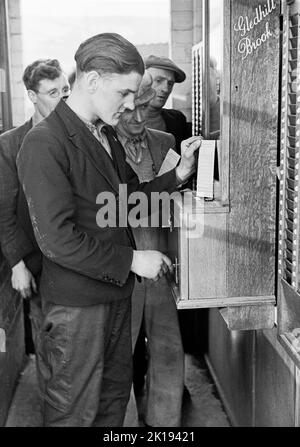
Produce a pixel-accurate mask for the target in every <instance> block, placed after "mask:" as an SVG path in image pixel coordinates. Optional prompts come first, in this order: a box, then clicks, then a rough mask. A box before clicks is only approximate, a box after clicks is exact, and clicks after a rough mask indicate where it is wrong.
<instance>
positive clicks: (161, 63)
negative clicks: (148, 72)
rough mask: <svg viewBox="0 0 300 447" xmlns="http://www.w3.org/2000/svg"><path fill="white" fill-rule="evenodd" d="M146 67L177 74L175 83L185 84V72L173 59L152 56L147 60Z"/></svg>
mask: <svg viewBox="0 0 300 447" xmlns="http://www.w3.org/2000/svg"><path fill="white" fill-rule="evenodd" d="M145 67H146V68H150V67H156V68H163V69H165V70H171V71H173V72H174V74H175V82H183V81H184V80H185V78H186V76H185V73H184V71H182V70H181V69H180V68H179V67H177V65H176V64H174V62H173V61H171V59H169V58H167V57H163V56H154V55H153V54H151V55H150V56H148V57H147V59H146V60H145Z"/></svg>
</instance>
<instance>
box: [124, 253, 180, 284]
mask: <svg viewBox="0 0 300 447" xmlns="http://www.w3.org/2000/svg"><path fill="white" fill-rule="evenodd" d="M168 270H170V271H172V270H173V265H172V262H171V261H170V259H169V258H168V257H167V256H166V255H164V254H163V253H161V252H160V251H156V250H135V251H134V252H133V258H132V264H131V271H132V272H133V273H136V274H137V275H139V276H142V277H144V278H148V279H153V280H154V281H157V280H158V279H159V278H160V277H161V276H163V275H164V274H165V273H167V271H168Z"/></svg>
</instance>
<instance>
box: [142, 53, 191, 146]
mask: <svg viewBox="0 0 300 447" xmlns="http://www.w3.org/2000/svg"><path fill="white" fill-rule="evenodd" d="M145 67H146V69H147V71H148V72H149V73H150V74H151V76H152V78H153V84H152V88H153V89H154V90H155V91H156V96H155V97H154V98H153V99H152V101H151V102H150V106H149V108H148V113H147V127H150V128H151V129H157V130H162V131H164V132H168V133H171V134H172V135H174V137H175V140H176V150H177V152H178V153H179V154H180V143H181V141H183V140H185V139H186V138H189V137H190V136H191V135H192V132H191V125H190V124H189V123H187V120H186V117H185V115H184V114H183V113H182V112H180V111H179V110H175V109H165V108H164V105H165V103H166V102H167V99H168V98H169V96H170V94H171V92H172V90H173V86H174V84H175V83H181V82H183V81H184V80H185V78H186V76H185V73H184V71H182V70H181V69H180V68H179V67H178V66H177V65H176V64H174V62H173V61H171V59H169V58H167V57H162V56H154V55H151V56H149V57H147V59H146V60H145Z"/></svg>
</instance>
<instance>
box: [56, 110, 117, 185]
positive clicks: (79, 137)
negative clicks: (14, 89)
mask: <svg viewBox="0 0 300 447" xmlns="http://www.w3.org/2000/svg"><path fill="white" fill-rule="evenodd" d="M55 112H56V113H57V114H58V115H59V117H60V119H61V121H62V123H63V125H64V127H65V129H66V132H67V134H68V138H69V140H70V141H72V143H73V145H74V146H76V148H77V149H79V150H80V151H81V152H83V153H84V154H85V155H86V157H88V159H89V160H90V161H91V163H92V164H93V165H94V166H95V168H96V169H97V170H98V171H99V173H100V174H101V175H102V176H103V177H104V178H105V180H106V181H107V182H108V183H109V184H110V186H111V187H112V188H113V189H114V190H115V191H116V192H119V183H120V180H119V177H118V174H117V172H116V170H115V168H114V166H113V163H112V160H111V158H110V156H109V155H108V153H107V152H106V150H105V148H104V147H103V146H102V144H101V143H100V142H99V141H98V140H97V139H96V138H95V137H94V136H93V134H92V133H91V132H90V131H89V130H88V128H87V127H86V125H85V124H84V122H83V121H82V120H81V119H80V118H78V116H77V115H76V113H74V112H73V111H72V110H71V109H70V107H68V105H67V104H66V103H65V102H64V101H60V102H59V104H58V105H57V107H56V109H55Z"/></svg>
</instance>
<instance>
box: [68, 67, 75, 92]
mask: <svg viewBox="0 0 300 447" xmlns="http://www.w3.org/2000/svg"><path fill="white" fill-rule="evenodd" d="M75 79H76V69H75V68H74V69H73V70H72V71H71V73H70V74H69V75H68V81H69V84H70V88H71V89H72V88H73V84H74V82H75Z"/></svg>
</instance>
